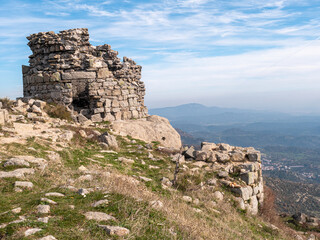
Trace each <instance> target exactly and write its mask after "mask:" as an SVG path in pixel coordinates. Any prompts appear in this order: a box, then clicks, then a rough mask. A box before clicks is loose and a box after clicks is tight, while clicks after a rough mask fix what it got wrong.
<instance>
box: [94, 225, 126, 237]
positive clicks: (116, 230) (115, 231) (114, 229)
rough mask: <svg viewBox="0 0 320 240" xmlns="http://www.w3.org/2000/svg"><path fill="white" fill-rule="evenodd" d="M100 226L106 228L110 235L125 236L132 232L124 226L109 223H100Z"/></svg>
mask: <svg viewBox="0 0 320 240" xmlns="http://www.w3.org/2000/svg"><path fill="white" fill-rule="evenodd" d="M99 227H101V228H102V229H104V230H105V231H106V232H107V233H108V234H109V235H110V236H119V237H124V236H127V235H129V234H130V230H129V229H127V228H124V227H118V226H107V225H99Z"/></svg>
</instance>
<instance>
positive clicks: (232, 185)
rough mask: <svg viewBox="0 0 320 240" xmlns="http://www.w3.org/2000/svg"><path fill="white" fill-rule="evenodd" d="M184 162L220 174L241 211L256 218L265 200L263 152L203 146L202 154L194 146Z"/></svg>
mask: <svg viewBox="0 0 320 240" xmlns="http://www.w3.org/2000/svg"><path fill="white" fill-rule="evenodd" d="M184 159H185V161H196V163H194V164H193V165H195V166H198V167H201V168H203V167H205V168H204V169H205V170H207V171H214V172H216V173H217V177H218V179H219V182H220V184H221V185H222V186H225V188H226V189H228V190H230V191H231V192H232V193H233V194H234V195H235V198H234V200H235V201H236V202H237V203H238V206H239V208H240V209H242V210H247V211H248V212H249V213H251V214H254V215H256V214H257V213H258V209H259V205H260V204H262V203H263V200H264V189H263V177H262V168H261V153H260V152H259V151H257V150H255V149H254V148H252V147H249V148H243V147H235V146H230V145H228V144H225V143H219V144H215V143H209V142H203V143H202V144H201V150H199V151H196V150H195V148H194V147H193V146H191V147H190V148H188V149H187V150H186V151H185V152H184ZM183 161H184V160H183ZM213 185H215V183H214V184H213Z"/></svg>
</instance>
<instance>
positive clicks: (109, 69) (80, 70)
mask: <svg viewBox="0 0 320 240" xmlns="http://www.w3.org/2000/svg"><path fill="white" fill-rule="evenodd" d="M27 39H28V40H29V43H28V45H29V47H30V49H31V50H32V52H33V54H32V55H31V56H29V58H30V60H29V63H30V65H29V66H22V72H23V90H24V97H30V98H37V99H41V100H44V101H47V102H56V103H60V104H64V105H66V106H68V107H69V108H70V109H73V110H74V112H75V113H76V114H78V115H79V116H80V117H79V118H80V119H83V118H84V117H85V118H89V119H91V120H92V121H94V122H100V121H104V120H105V121H113V120H120V119H123V120H125V119H132V118H135V119H138V118H143V117H146V116H147V115H148V114H147V108H146V107H145V106H144V95H145V86H144V83H143V82H142V81H141V80H140V79H141V66H139V65H137V64H136V63H135V62H134V61H133V60H131V59H129V58H127V57H124V58H123V61H122V62H121V60H120V58H118V57H117V55H118V52H117V51H114V50H112V49H111V47H110V45H107V44H105V45H101V46H92V45H91V44H90V43H89V33H88V29H85V28H81V29H71V30H66V31H61V32H60V33H58V34H56V33H54V32H40V33H37V34H32V35H30V36H29V37H27Z"/></svg>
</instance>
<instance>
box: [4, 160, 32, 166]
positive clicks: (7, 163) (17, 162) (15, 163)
mask: <svg viewBox="0 0 320 240" xmlns="http://www.w3.org/2000/svg"><path fill="white" fill-rule="evenodd" d="M3 166H4V167H9V166H20V167H29V166H30V163H29V162H27V161H26V160H24V159H22V158H10V159H9V160H7V161H5V162H4V164H3Z"/></svg>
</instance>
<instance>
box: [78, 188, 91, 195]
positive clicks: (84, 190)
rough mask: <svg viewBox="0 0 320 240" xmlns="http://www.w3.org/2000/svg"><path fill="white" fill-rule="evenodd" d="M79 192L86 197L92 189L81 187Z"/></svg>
mask: <svg viewBox="0 0 320 240" xmlns="http://www.w3.org/2000/svg"><path fill="white" fill-rule="evenodd" d="M78 193H79V194H80V195H82V196H84V197H85V196H86V195H87V194H89V193H90V191H89V190H87V189H85V188H80V189H79V190H78Z"/></svg>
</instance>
